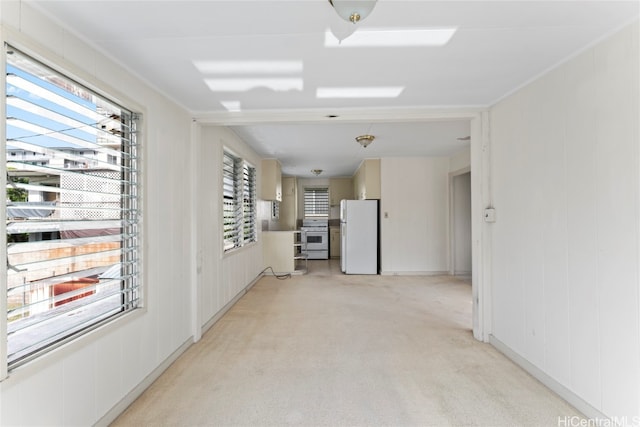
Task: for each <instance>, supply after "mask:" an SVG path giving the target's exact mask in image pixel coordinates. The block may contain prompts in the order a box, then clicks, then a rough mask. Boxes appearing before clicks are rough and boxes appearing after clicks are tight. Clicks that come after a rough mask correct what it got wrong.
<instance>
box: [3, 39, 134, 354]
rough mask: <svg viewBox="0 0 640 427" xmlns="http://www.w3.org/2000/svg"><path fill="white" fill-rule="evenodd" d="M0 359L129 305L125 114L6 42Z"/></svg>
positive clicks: (128, 115)
mask: <svg viewBox="0 0 640 427" xmlns="http://www.w3.org/2000/svg"><path fill="white" fill-rule="evenodd" d="M6 53H7V55H6V58H7V66H6V73H7V91H6V118H5V120H6V141H7V143H6V153H5V154H6V170H7V186H6V198H5V199H6V202H5V203H6V213H7V218H6V235H7V259H6V262H7V277H6V280H7V296H6V297H7V309H8V310H7V341H8V342H7V350H8V351H7V360H8V363H9V366H15V365H17V364H20V363H22V362H24V361H26V360H29V359H31V358H33V357H35V356H37V355H38V354H40V353H42V352H44V351H46V350H48V349H50V348H52V347H53V346H55V345H58V344H60V343H63V342H66V341H68V340H69V339H72V338H74V337H76V336H78V335H79V334H81V333H83V332H86V331H88V330H90V329H92V328H94V327H96V326H98V325H101V324H103V323H104V322H106V321H109V320H111V319H113V318H114V317H116V316H119V315H121V314H123V313H125V312H128V311H130V310H133V309H135V308H136V307H138V305H139V297H140V292H139V287H140V284H139V280H140V279H139V271H140V265H139V264H140V257H139V239H140V236H139V216H140V207H139V158H138V143H137V137H136V135H137V121H138V118H137V116H136V114H134V113H133V112H131V111H129V110H127V109H125V108H123V107H121V106H119V105H117V104H116V103H114V102H111V101H110V100H108V99H107V98H106V97H103V96H101V95H99V94H97V93H95V92H93V91H91V90H89V89H87V88H86V87H84V86H82V85H81V84H79V83H77V82H75V81H73V80H71V79H70V78H68V77H66V76H65V75H64V74H63V73H60V72H57V71H55V70H53V69H52V68H50V67H48V66H46V65H44V64H42V63H40V62H38V61H35V60H33V59H32V58H30V57H28V56H27V55H25V54H23V53H21V52H19V51H18V50H16V49H14V48H12V47H10V46H6Z"/></svg>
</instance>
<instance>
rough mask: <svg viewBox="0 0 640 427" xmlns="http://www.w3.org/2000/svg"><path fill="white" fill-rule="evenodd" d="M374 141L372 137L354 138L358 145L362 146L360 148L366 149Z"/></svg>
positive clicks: (361, 136)
mask: <svg viewBox="0 0 640 427" xmlns="http://www.w3.org/2000/svg"><path fill="white" fill-rule="evenodd" d="M374 139H376V137H375V136H373V135H360V136H356V141H358V144H360V145H362V148H367V145H369V144H371V143H372V142H373V140H374Z"/></svg>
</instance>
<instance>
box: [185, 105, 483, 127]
mask: <svg viewBox="0 0 640 427" xmlns="http://www.w3.org/2000/svg"><path fill="white" fill-rule="evenodd" d="M483 111H486V107H484V106H460V107H422V108H369V109H366V108H365V109H362V108H361V109H331V110H319V109H318V110H316V109H307V110H304V109H302V110H300V109H297V110H273V111H266V110H265V111H247V112H243V113H237V112H236V113H230V112H221V113H204V112H203V113H196V120H197V121H198V122H200V123H203V124H209V125H221V126H225V125H241V124H257V123H269V124H273V123H300V122H307V123H315V122H323V123H327V124H329V123H349V122H350V123H357V122H366V123H376V122H385V123H406V122H424V121H443V120H460V119H472V118H474V117H477V116H478V114H480V113H481V112H483ZM328 115H337V116H338V117H334V118H328V117H327V116H328Z"/></svg>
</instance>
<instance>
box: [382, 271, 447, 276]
mask: <svg viewBox="0 0 640 427" xmlns="http://www.w3.org/2000/svg"><path fill="white" fill-rule="evenodd" d="M380 275H381V276H449V272H448V271H381V272H380Z"/></svg>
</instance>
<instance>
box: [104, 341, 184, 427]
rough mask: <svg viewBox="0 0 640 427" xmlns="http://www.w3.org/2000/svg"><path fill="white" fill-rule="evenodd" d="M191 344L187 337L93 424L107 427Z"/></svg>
mask: <svg viewBox="0 0 640 427" xmlns="http://www.w3.org/2000/svg"><path fill="white" fill-rule="evenodd" d="M192 344H193V337H189V339H188V340H187V341H185V342H184V343H183V344H182V345H181V346H180V347H178V349H177V350H176V351H174V352H173V353H171V355H170V356H169V357H167V358H166V359H165V360H164V361H163V362H162V363H161V364H160V365H158V366H157V367H156V368H155V369H154V370H153V371H152V372H151V373H150V374H149V375H147V376H146V377H145V379H143V380H142V381H141V382H139V383H138V385H136V386H135V387H134V388H133V390H131V391H130V392H129V393H127V395H126V396H125V397H123V398H122V399H121V400H120V402H118V403H117V404H116V405H115V406H113V407H112V408H111V409H110V410H109V411H108V412H107V413H106V414H104V416H103V417H102V418H100V419H99V420H98V422H96V423H95V424H94V426H97V427H107V426H108V425H109V424H111V423H112V422H113V421H115V419H116V418H118V417H119V416H120V414H122V413H123V412H124V411H125V410H126V409H127V408H128V407H129V406H130V405H131V404H132V403H133V402H135V400H136V399H137V398H138V397H140V395H142V393H144V391H145V390H146V389H147V388H149V386H151V384H153V382H154V381H155V380H157V379H158V378H159V377H160V375H162V374H163V373H164V371H166V370H167V368H169V366H171V364H172V363H173V362H175V361H176V360H177V359H178V357H180V356H182V353H184V352H185V351H186V350H187V349H188V348H189V347H191V345H192Z"/></svg>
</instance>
